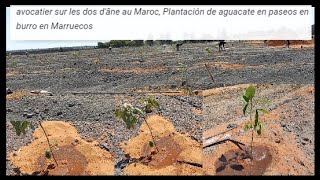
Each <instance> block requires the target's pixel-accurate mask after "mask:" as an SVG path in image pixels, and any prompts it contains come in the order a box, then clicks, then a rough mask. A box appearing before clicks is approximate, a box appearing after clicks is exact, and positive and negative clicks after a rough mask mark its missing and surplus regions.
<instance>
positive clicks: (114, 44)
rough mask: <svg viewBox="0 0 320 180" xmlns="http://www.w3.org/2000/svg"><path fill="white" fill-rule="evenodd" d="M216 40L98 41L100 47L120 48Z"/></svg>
mask: <svg viewBox="0 0 320 180" xmlns="http://www.w3.org/2000/svg"><path fill="white" fill-rule="evenodd" d="M212 41H214V40H183V41H172V40H155V41H153V40H146V41H143V40H111V41H109V42H98V48H109V47H113V48H119V47H140V46H144V45H147V46H153V45H164V44H177V43H206V42H212Z"/></svg>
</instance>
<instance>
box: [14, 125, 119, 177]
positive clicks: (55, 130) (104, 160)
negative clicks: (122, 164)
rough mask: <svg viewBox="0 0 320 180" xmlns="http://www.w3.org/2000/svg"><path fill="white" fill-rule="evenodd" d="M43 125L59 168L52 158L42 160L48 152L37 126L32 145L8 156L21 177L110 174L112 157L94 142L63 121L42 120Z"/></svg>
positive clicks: (41, 132)
mask: <svg viewBox="0 0 320 180" xmlns="http://www.w3.org/2000/svg"><path fill="white" fill-rule="evenodd" d="M42 126H43V128H44V129H45V131H46V133H47V134H48V138H49V141H50V143H51V146H52V148H53V155H54V156H55V157H56V160H57V162H58V166H56V165H55V163H54V160H53V158H51V159H47V158H45V157H44V156H45V152H46V151H48V150H49V147H48V143H47V140H46V137H45V135H44V133H43V131H42V129H41V128H40V127H39V128H37V129H36V130H35V131H34V133H33V142H32V143H31V144H29V145H27V146H24V147H22V148H20V149H19V150H18V151H16V152H12V153H10V154H9V158H10V160H11V161H12V163H13V165H14V166H15V167H18V168H19V169H20V172H21V173H23V174H28V175H31V174H49V175H113V174H114V160H113V157H112V155H111V154H110V153H109V152H108V151H105V150H103V149H101V148H100V147H98V146H97V145H98V143H97V142H96V141H93V142H87V141H85V140H83V139H81V137H80V135H79V134H78V132H77V130H76V128H75V127H73V126H72V125H71V124H69V123H66V122H62V121H45V122H42Z"/></svg>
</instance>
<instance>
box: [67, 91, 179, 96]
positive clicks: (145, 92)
mask: <svg viewBox="0 0 320 180" xmlns="http://www.w3.org/2000/svg"><path fill="white" fill-rule="evenodd" d="M149 93H150V94H152V93H158V94H161V93H182V91H144V92H71V94H73V95H77V94H149Z"/></svg>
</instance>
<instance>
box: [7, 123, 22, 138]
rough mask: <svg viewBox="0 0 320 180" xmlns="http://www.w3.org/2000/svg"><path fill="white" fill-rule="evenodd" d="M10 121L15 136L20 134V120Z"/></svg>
mask: <svg viewBox="0 0 320 180" xmlns="http://www.w3.org/2000/svg"><path fill="white" fill-rule="evenodd" d="M10 122H11V124H12V126H13V127H14V129H15V131H16V134H17V136H20V135H21V131H20V124H21V121H10Z"/></svg>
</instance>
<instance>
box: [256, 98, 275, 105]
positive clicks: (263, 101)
mask: <svg viewBox="0 0 320 180" xmlns="http://www.w3.org/2000/svg"><path fill="white" fill-rule="evenodd" d="M257 101H258V102H260V103H263V104H268V105H271V104H272V102H271V101H269V100H267V99H258V100H257Z"/></svg>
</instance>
